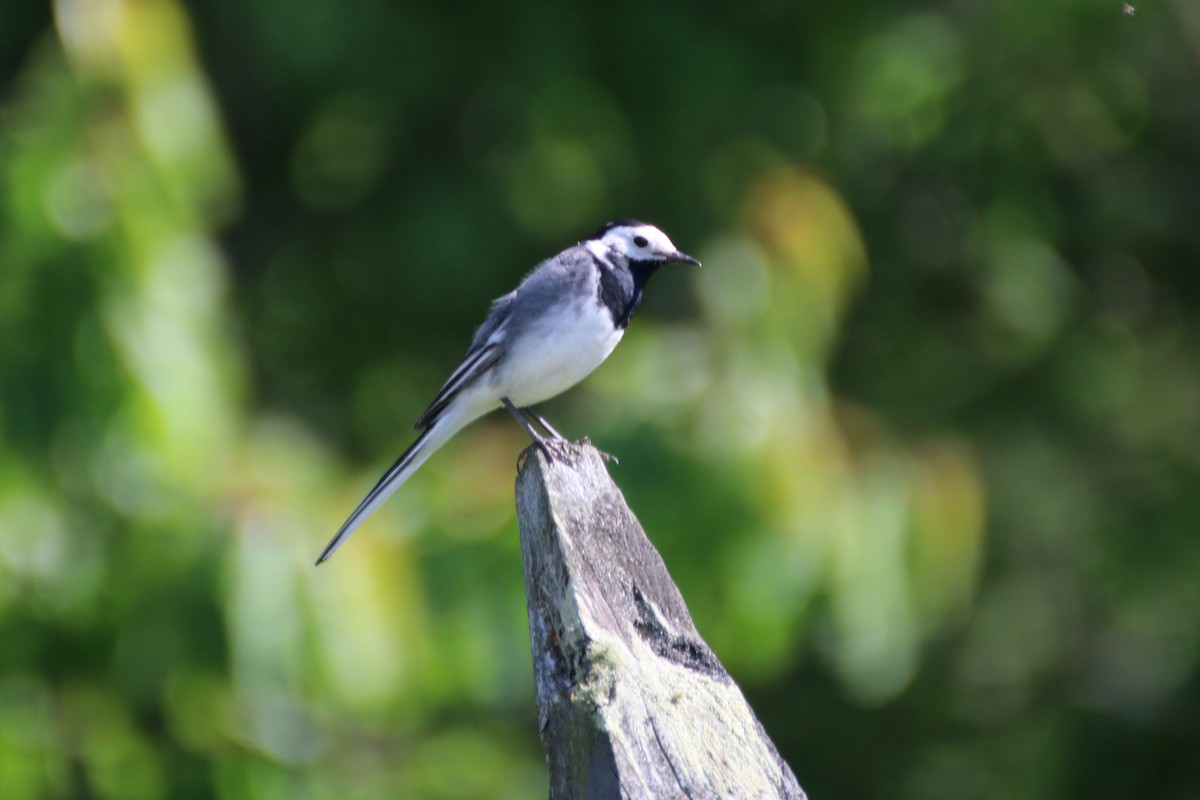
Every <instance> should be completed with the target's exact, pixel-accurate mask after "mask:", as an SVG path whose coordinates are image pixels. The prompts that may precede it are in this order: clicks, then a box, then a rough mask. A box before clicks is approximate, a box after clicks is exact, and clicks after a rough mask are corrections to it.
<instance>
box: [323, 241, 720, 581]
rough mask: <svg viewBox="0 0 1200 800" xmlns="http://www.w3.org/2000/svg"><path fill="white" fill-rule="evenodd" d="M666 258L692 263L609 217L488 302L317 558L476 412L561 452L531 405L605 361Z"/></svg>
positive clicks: (329, 552) (554, 436)
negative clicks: (393, 456)
mask: <svg viewBox="0 0 1200 800" xmlns="http://www.w3.org/2000/svg"><path fill="white" fill-rule="evenodd" d="M670 263H680V264H690V265H692V266H696V267H699V266H700V262H699V261H698V260H696V259H695V258H693V257H692V256H689V255H688V254H686V253H683V252H681V251H680V250H679V249H678V248H676V247H675V245H674V244H672V243H671V240H670V238H668V236H667V235H666V234H665V233H663V232H662V231H661V230H660V229H659V228H657V227H655V226H654V225H651V224H649V223H646V222H640V221H638V220H635V219H619V220H615V221H613V222H609V223H607V224H605V225H603V226H601V227H600V228H599V229H598V230H596V232H595V233H593V234H591V235H590V236H588V237H587V238H585V239H583V240H581V241H579V242H577V243H576V244H575V245H572V246H571V247H568V248H567V249H565V250H563V251H562V252H560V253H558V254H557V255H554V256H551V257H550V258H548V259H546V260H545V261H542V262H541V263H540V264H538V265H537V266H536V267H534V269H533V271H532V272H530V273H529V274H528V275H526V276H525V278H524V279H523V280H522V281H521V283H520V284H519V285H518V286H517V288H516V289H514V290H513V291H511V292H509V293H508V294H506V295H504V296H503V297H500V298H498V299H497V300H495V301H494V302H493V303H492V306H491V310H490V311H489V313H488V315H487V317H486V318H485V319H484V321H483V324H482V325H480V326H479V328H478V329H477V330H476V331H475V336H474V337H473V338H472V340H471V346H470V347H469V348H468V349H467V353H466V355H465V356H464V357H463V360H462V363H461V364H459V365H458V368H457V369H455V370H454V372H453V373H451V375H450V377H449V379H447V380H446V382H445V384H444V385H443V386H442V388H441V390H440V391H439V392H438V393H437V395H436V396H435V397H434V398H433V402H431V403H430V404H429V407H428V408H427V409H425V412H424V413H423V414H421V416H420V418H418V419H417V422H416V425H415V426H414V430H417V431H420V434H419V435H418V436H417V439H416V441H414V442H413V443H412V445H411V446H410V447H409V448H408V449H407V450H405V451H404V453H403V454H402V455H401V456H400V458H398V459H397V460H396V463H395V464H393V465H392V466H391V468H389V469H388V470H387V471H386V472H384V473H383V475H382V476H381V477H380V478H379V480H378V482H376V484H375V486H374V487H373V488H372V489H371V491H369V492H368V493H367V495H366V497H364V498H363V500H362V502H360V503H359V504H358V506H357V507H356V508H355V509H354V511H353V512H351V514H350V516H349V517H347V518H346V521H345V522H344V523H343V524H342V526H341V528H339V529H338V531H337V533H336V534H334V536H333V538H332V539H331V540H330V541H329V544H328V545H326V546H325V549H324V550H323V551H322V552H321V555H320V557H319V558H317V564H318V565H320V564H322V563H324V562H325V561H327V560H328V559H329V557H330V556H332V555H333V554H334V552H336V551H337V549H338V548H339V547H341V546H342V544H343V543H344V542H345V541H346V539H347V538H348V537H349V536H350V534H352V533H354V531H355V530H356V529H357V528H358V527H359V526H360V525H361V524H362V523H363V521H364V520H365V519H366V518H367V517H368V516H369V515H370V514H371V513H372V512H374V511H375V510H376V509H377V508H378V507H379V506H380V505H381V504H382V503H383V502H384V501H385V500H387V499H388V497H390V496H391V495H392V493H393V492H395V491H396V489H398V488H399V487H400V485H401V484H403V483H404V482H405V481H406V480H408V479H409V478H410V477H411V476H412V474H413V473H414V472H416V471H417V469H418V468H419V467H420V466H421V465H422V464H424V463H425V460H426V459H428V458H429V457H430V456H431V455H433V454H434V452H436V451H437V450H438V448H440V447H441V446H442V445H444V444H445V443H446V442H448V441H449V440H450V439H451V438H452V437H453V436H454V435H455V434H456V433H458V432H459V431H460V430H462V429H463V428H464V427H466V426H467V425H469V424H470V423H472V422H474V421H475V420H477V419H479V418H480V417H482V416H483V415H484V414H487V413H489V412H491V411H494V410H496V409H498V408H506V409H508V411H509V413H511V414H512V415H513V417H514V418H516V420H517V422H518V423H520V424H521V426H522V427H523V428H524V429H525V432H526V433H527V434H529V436H530V438H531V439H532V440H533V442H534V444H535V445H536V446H538V447H539V448H540V449H541V450H542V451H543V452H544V453H545V454H546V455H547V457H549V458H551V459H553V458H554V455H555V452H556V451H557V452H559V453H561V452H562V445H563V444H564V443H565V439H564V438H563V437H562V435H561V434H559V433H558V431H556V430H555V429H554V428H553V427H551V426H550V424H549V423H548V422H547V421H546V420H545V419H544V418H543V417H542V416H541V415H540V414H538V413H537V412H536V411H534V410H533V408H532V406H534V405H536V404H537V403H541V402H543V401H545V400H549V399H550V398H552V397H556V396H557V395H559V394H562V393H563V392H565V391H566V390H568V389H570V388H571V387H573V386H575V385H576V384H577V383H579V382H580V381H582V380H583V379H584V378H586V377H587V376H588V375H589V374H591V372H592V371H593V370H595V369H596V367H598V366H600V364H601V363H603V362H604V360H605V359H606V358H608V356H609V355H610V354H611V353H612V351H613V348H615V347H616V346H617V343H618V342H620V341H621V337H622V336H624V335H625V328H626V326H628V325H629V321H630V319H632V318H633V313H634V312H635V311H636V310H637V308H638V305H639V304H640V303H641V302H642V292H643V290H644V289H645V287H646V282H647V281H648V280H649V279H650V276H652V275H653V274H654V273H655V272H657V271H658V269H659V268H660V267H662V266H664V265H665V264H670ZM535 424H536V425H538V426H540V427H541V428H542V429H543V430H544V431H545V433H546V434H547V436H543V435H542V434H540V433H538V431H537V429H536V428H535V427H534V425H535Z"/></svg>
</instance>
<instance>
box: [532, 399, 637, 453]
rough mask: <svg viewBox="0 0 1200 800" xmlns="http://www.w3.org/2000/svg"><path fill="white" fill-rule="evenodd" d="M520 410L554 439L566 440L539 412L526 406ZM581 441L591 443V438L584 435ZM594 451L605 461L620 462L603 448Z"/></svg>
mask: <svg viewBox="0 0 1200 800" xmlns="http://www.w3.org/2000/svg"><path fill="white" fill-rule="evenodd" d="M521 411H522V412H524V413H525V414H527V415H529V417H531V418H532V419H533V421H534V422H536V423H537V424H538V425H541V426H542V427H543V428H545V429H546V430H547V431H549V432H550V435H551V436H553V437H554V438H555V439H561V440H562V441H566V439H567V437H565V436H563V435H562V434H561V433H559V432H558V431H556V430H554V426H552V425H551V424H550V423H549V422H546V418H545V417H543V416H542V415H541V414H539V413H537V412H536V411H534V410H533V408H532V407H530V406H526V407H525V408H522V409H521ZM583 443H584V444H587V445H592V440H591V439H589V438H587V437H586V436H585V437H583ZM592 446H593V447H595V445H592ZM596 452H597V453H599V454H600V457H601V458H603V459H604V460H605V461H609V462H612V463H613V464H619V463H620V462H619V461H617V457H616V456H614V455H609V454H608V453H606V452H604V451H603V450H601V449H599V448H596Z"/></svg>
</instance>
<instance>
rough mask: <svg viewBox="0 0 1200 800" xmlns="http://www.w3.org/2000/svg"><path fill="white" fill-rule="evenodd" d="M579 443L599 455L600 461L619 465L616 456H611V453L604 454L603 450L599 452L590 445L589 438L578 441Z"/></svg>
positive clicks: (597, 448)
mask: <svg viewBox="0 0 1200 800" xmlns="http://www.w3.org/2000/svg"><path fill="white" fill-rule="evenodd" d="M579 441H580V442H582V443H583V444H586V445H587V446H588V447H591V448H592V449H594V450H595V451H596V452H597V453H599V454H600V457H601V458H602V459H604V460H605V461H606V462H607V463H609V464H620V463H621V461H620V459H618V458H617V457H616V456H614V455H612V454H611V453H606V452H604V451H603V450H601V449H600V448H599V447H596V445H594V444H592V440H591V438H589V437H587V436H585V437H583V438H582V439H580V440H579Z"/></svg>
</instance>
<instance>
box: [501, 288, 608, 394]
mask: <svg viewBox="0 0 1200 800" xmlns="http://www.w3.org/2000/svg"><path fill="white" fill-rule="evenodd" d="M624 333H625V331H624V330H620V329H614V328H613V325H612V321H611V319H610V318H609V317H608V312H607V311H606V310H605V309H603V308H601V307H600V306H599V304H597V303H596V302H595V301H594V300H592V299H591V298H588V300H587V301H585V302H582V303H579V304H576V305H573V306H569V307H564V308H562V309H561V310H559V311H558V312H557V313H556V314H554V315H551V316H550V317H549V318H548V319H547V320H546V321H545V322H544V323H542V324H541V325H538V326H534V327H531V328H529V329H527V330H525V331H523V332H522V333H521V335H520V337H519V339H517V340H515V341H510V342H508V343H507V344H508V345H509V348H510V349H509V351H508V352H507V353H506V354H505V357H504V361H503V363H502V364H501V365H499V367H498V368H497V370H496V372H495V373H493V375H494V380H493V386H494V387H495V389H496V391H497V392H498V393H499V394H500V396H502V397H508V398H509V399H510V400H511V401H512V402H513V403H514V404H515V405H516V406H517V407H519V408H523V407H525V406H531V405H534V404H536V403H540V402H542V401H543V400H549V399H550V398H551V397H554V396H556V395H559V394H562V393H563V392H565V391H566V390H567V389H570V388H571V387H572V386H574V385H575V384H577V383H579V382H580V381H581V380H583V379H584V378H586V377H587V376H588V375H590V374H591V373H592V371H593V370H594V369H596V367H598V366H600V365H601V364H602V363H603V362H604V359H606V358H608V356H609V354H610V353H611V352H612V351H613V348H614V347H616V346H617V342H619V341H621V336H622V335H623V334H624Z"/></svg>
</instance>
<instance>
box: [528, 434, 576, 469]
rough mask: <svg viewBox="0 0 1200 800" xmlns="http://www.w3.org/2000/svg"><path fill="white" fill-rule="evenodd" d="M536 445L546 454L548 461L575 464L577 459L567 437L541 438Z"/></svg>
mask: <svg viewBox="0 0 1200 800" xmlns="http://www.w3.org/2000/svg"><path fill="white" fill-rule="evenodd" d="M536 445H537V447H538V448H540V449H541V451H542V452H543V453H544V454H545V455H546V460H547V461H551V462H554V461H560V462H562V463H564V464H574V463H575V461H576V458H575V452H574V451H573V450H572V449H571V443H570V442H568V441H567V440H566V439H561V438H560V439H540V440H539V441H538V442H536Z"/></svg>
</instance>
